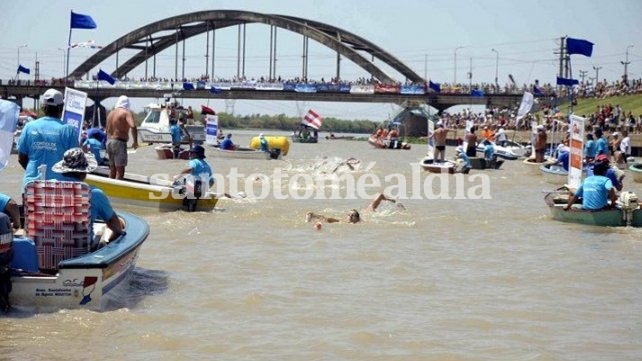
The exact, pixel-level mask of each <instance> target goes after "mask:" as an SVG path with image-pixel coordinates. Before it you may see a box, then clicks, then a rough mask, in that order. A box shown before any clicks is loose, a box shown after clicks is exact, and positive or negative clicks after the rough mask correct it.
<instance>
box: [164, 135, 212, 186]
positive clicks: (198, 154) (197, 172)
mask: <svg viewBox="0 0 642 361" xmlns="http://www.w3.org/2000/svg"><path fill="white" fill-rule="evenodd" d="M189 157H190V161H189V162H188V163H187V167H186V168H184V169H183V170H181V172H180V173H179V174H177V175H175V176H174V178H173V180H174V181H177V180H178V179H179V178H181V177H184V176H185V175H189V176H192V177H194V178H197V177H200V179H201V180H205V182H204V184H208V185H209V187H212V186H213V185H214V177H213V172H212V167H210V165H209V164H207V162H206V161H205V148H203V146H201V145H195V146H194V147H192V149H190V151H189Z"/></svg>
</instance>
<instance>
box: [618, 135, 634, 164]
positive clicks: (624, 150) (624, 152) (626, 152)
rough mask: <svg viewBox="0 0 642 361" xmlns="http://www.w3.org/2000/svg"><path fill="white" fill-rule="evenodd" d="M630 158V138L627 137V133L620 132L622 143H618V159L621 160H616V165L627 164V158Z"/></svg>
mask: <svg viewBox="0 0 642 361" xmlns="http://www.w3.org/2000/svg"><path fill="white" fill-rule="evenodd" d="M630 156H631V138H630V137H629V131H628V130H623V131H622V141H620V157H621V159H616V163H617V164H620V163H624V164H626V163H627V158H628V157H630Z"/></svg>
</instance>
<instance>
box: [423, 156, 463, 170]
mask: <svg viewBox="0 0 642 361" xmlns="http://www.w3.org/2000/svg"><path fill="white" fill-rule="evenodd" d="M420 165H421V168H423V170H425V171H428V172H430V173H443V174H455V170H456V169H457V165H456V164H455V163H453V162H451V161H445V162H443V163H435V162H434V161H433V159H432V158H428V157H426V158H424V159H422V160H421V163H420Z"/></svg>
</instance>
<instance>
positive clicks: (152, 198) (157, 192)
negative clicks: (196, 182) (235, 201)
mask: <svg viewBox="0 0 642 361" xmlns="http://www.w3.org/2000/svg"><path fill="white" fill-rule="evenodd" d="M107 172H108V170H105V169H103V168H98V169H97V170H96V171H94V172H93V173H91V174H88V175H87V178H86V179H85V182H86V183H88V184H90V185H92V186H95V187H98V188H100V189H102V190H103V192H105V194H106V195H107V196H108V197H109V199H110V200H111V201H112V203H114V204H121V205H127V206H139V207H146V208H154V209H158V210H160V211H176V210H181V209H186V206H185V204H184V196H182V195H181V194H179V193H178V188H177V187H173V186H172V185H171V182H169V181H168V180H166V179H160V178H158V179H156V178H153V177H146V176H143V175H139V174H133V173H125V179H123V180H117V179H111V178H109V177H108V176H107V174H108V173H107ZM217 202H218V199H217V198H216V195H215V194H214V193H212V192H208V193H207V194H206V195H205V196H204V197H203V198H200V199H198V201H197V202H196V209H195V211H198V212H209V211H212V210H213V209H214V207H216V203H217Z"/></svg>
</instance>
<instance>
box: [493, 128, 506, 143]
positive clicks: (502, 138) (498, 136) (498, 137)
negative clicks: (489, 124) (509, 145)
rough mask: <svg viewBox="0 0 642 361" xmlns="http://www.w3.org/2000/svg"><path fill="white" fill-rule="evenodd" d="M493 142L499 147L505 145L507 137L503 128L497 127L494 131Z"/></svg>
mask: <svg viewBox="0 0 642 361" xmlns="http://www.w3.org/2000/svg"><path fill="white" fill-rule="evenodd" d="M495 142H497V144H499V146H500V147H505V146H506V142H508V139H507V137H506V132H505V131H504V128H499V130H497V133H495Z"/></svg>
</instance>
